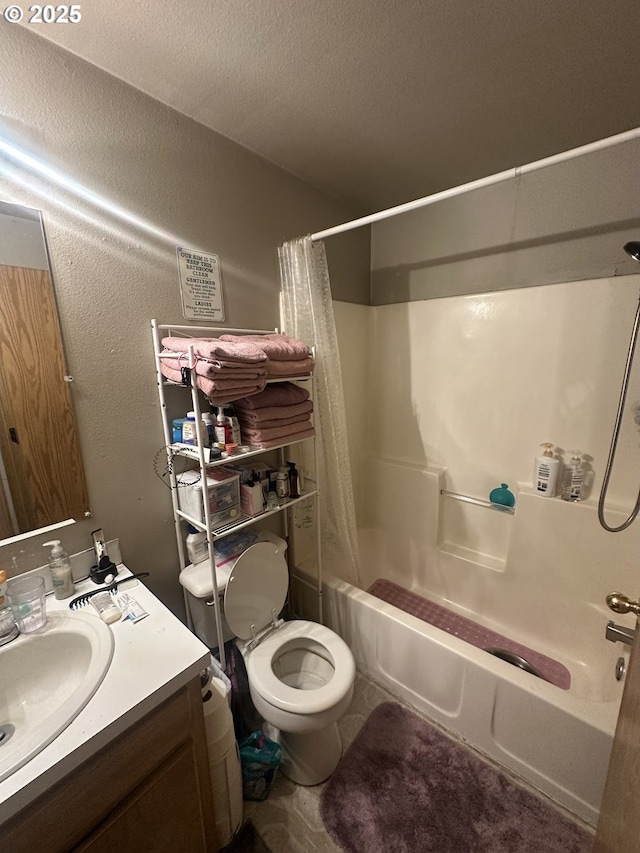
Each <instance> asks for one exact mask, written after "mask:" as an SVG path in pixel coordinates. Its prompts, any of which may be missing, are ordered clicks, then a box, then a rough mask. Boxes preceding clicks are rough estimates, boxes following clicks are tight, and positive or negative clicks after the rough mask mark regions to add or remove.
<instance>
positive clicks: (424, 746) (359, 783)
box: [320, 702, 593, 853]
mask: <svg viewBox="0 0 640 853" xmlns="http://www.w3.org/2000/svg"><path fill="white" fill-rule="evenodd" d="M320 813H321V815H322V820H323V822H324V825H325V827H326V829H327V832H328V833H329V835H330V836H331V837H332V839H333V840H334V842H335V843H336V844H337V845H338V846H340V847H341V848H342V849H343V850H346V851H348V853H363V851H370V853H590V851H591V849H592V846H593V836H592V835H590V834H589V833H588V832H586V831H584V830H583V829H581V828H580V827H578V826H577V825H576V824H574V823H572V822H571V821H570V820H568V819H567V818H565V817H564V816H563V815H561V814H560V813H559V812H557V811H556V810H555V809H554V808H552V807H550V806H549V805H547V803H545V802H544V801H543V800H541V799H539V798H538V797H536V796H534V794H532V793H530V792H529V791H527V790H526V789H524V788H521V787H520V786H518V785H515V784H514V783H513V782H512V781H511V780H510V779H508V778H507V776H505V775H504V774H503V773H500V772H498V771H497V770H495V769H494V768H493V767H492V766H490V765H489V764H487V763H486V762H484V761H482V760H481V759H480V758H478V757H477V756H476V755H474V754H473V753H472V752H471V751H470V750H469V749H467V748H466V747H464V746H462V745H461V744H459V743H456V742H455V741H453V740H452V739H451V738H448V737H447V736H446V735H444V734H443V733H442V732H440V731H439V730H438V729H436V728H434V727H433V726H431V725H429V723H427V722H426V721H425V720H423V719H421V718H420V717H418V716H417V715H416V714H413V713H412V712H411V711H408V710H407V709H406V708H403V707H402V706H400V705H397V704H395V703H393V702H385V703H384V704H382V705H379V706H378V707H377V708H376V709H375V710H374V711H373V712H372V713H371V715H370V716H369V718H368V720H367V721H366V723H365V724H364V726H363V727H362V729H361V730H360V732H359V734H358V736H357V737H356V739H355V740H354V741H353V743H352V744H351V746H350V747H349V749H348V750H347V751H346V753H345V755H344V757H343V759H342V761H341V762H340V764H339V765H338V767H337V769H336V771H335V772H334V774H333V776H331V778H330V779H329V781H328V782H327V783H326V785H325V788H324V790H323V792H322V795H321V799H320Z"/></svg>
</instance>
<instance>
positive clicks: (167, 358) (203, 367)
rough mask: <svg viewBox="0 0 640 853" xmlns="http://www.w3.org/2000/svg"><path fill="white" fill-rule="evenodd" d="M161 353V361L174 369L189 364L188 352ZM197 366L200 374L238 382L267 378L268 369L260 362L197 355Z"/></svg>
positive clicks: (166, 351)
mask: <svg viewBox="0 0 640 853" xmlns="http://www.w3.org/2000/svg"><path fill="white" fill-rule="evenodd" d="M169 353H171V355H169ZM160 355H162V356H163V358H161V359H160V361H161V363H162V364H165V365H167V366H168V367H170V368H171V369H172V370H176V371H180V370H181V369H182V368H183V367H188V366H189V356H188V354H187V353H173V352H172V351H171V350H164V352H162V353H160ZM265 364H268V362H265ZM231 365H232V366H231ZM195 367H196V373H199V374H200V376H209V377H211V378H212V379H215V378H216V377H220V379H222V378H223V377H225V378H228V379H233V380H234V381H236V383H237V380H240V381H241V382H244V381H245V380H247V379H249V380H254V381H255V380H256V379H265V378H266V376H267V371H266V370H265V368H264V367H262V366H258V364H256V365H255V367H254V366H251V365H249V364H247V362H243V361H235V362H221V361H212V360H211V359H209V358H201V357H200V356H197V357H196V365H195Z"/></svg>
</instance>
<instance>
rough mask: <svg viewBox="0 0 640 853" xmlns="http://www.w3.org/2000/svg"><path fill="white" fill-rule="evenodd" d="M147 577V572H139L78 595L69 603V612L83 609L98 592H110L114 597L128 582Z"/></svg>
mask: <svg viewBox="0 0 640 853" xmlns="http://www.w3.org/2000/svg"><path fill="white" fill-rule="evenodd" d="M148 576H149V572H140V573H139V574H137V575H129V576H128V577H126V578H120V580H115V581H112V582H111V583H110V584H107V585H106V586H101V587H99V588H98V589H91V590H89V592H85V593H83V594H82V595H78V596H77V597H76V598H74V599H73V600H72V601H70V602H69V610H79V609H80V608H81V607H84V606H85V605H86V604H88V603H89V599H90V598H91V597H92V596H94V595H97V594H98V593H99V592H110V593H111V595H115V594H116V592H118V589H119V588H120V589H126V588H127V583H128V582H129V581H136V580H138V578H146V577H148Z"/></svg>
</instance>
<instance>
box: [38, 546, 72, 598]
mask: <svg viewBox="0 0 640 853" xmlns="http://www.w3.org/2000/svg"><path fill="white" fill-rule="evenodd" d="M49 545H51V546H52V547H51V554H50V556H49V570H50V571H51V580H52V582H53V592H54V594H55V597H56V598H69V596H70V595H73V593H74V592H75V586H74V584H73V577H72V575H71V562H70V561H69V555H68V554H67V552H66V551H65V550H64V548H63V547H62V545H61V544H60V540H59V539H54V540H53V541H51V542H45V543H44V545H43V547H44V548H46V547H47V546H49Z"/></svg>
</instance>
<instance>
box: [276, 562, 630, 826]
mask: <svg viewBox="0 0 640 853" xmlns="http://www.w3.org/2000/svg"><path fill="white" fill-rule="evenodd" d="M292 591H293V599H292V600H293V603H294V607H295V608H296V609H297V610H298V612H300V613H301V614H304V615H307V617H308V618H316V616H317V594H316V590H315V588H314V583H313V580H312V579H311V578H310V577H309V576H308V575H306V574H305V572H304V570H301V569H299V568H296V569H294V570H293V574H292ZM323 617H324V622H325V624H327V625H328V626H329V627H331V628H332V629H333V630H335V631H336V632H337V633H338V634H339V635H340V636H341V637H343V638H344V640H345V641H346V642H347V643H348V644H349V646H350V647H351V649H352V651H353V653H354V656H355V659H356V664H357V667H358V669H359V670H360V671H361V672H362V673H364V674H366V675H367V676H369V677H370V678H372V679H373V680H374V681H376V682H378V683H379V684H381V685H382V686H383V687H385V688H386V689H388V690H389V691H390V692H391V693H393V694H394V695H396V696H397V697H398V698H399V699H401V700H403V701H405V702H406V703H408V704H409V705H411V706H413V707H414V708H416V709H417V710H418V711H420V712H421V713H423V714H424V715H425V716H427V717H428V718H430V719H431V720H434V721H435V722H436V723H438V724H440V725H441V726H442V727H443V728H444V729H446V730H448V731H449V732H451V733H453V734H455V735H456V736H457V737H459V738H461V739H462V740H464V741H466V742H468V743H469V744H470V745H471V746H473V747H474V748H475V749H477V750H479V751H480V752H482V753H483V754H485V755H486V756H488V757H489V758H490V759H492V760H494V761H495V762H497V763H498V764H500V765H503V766H504V767H506V768H508V769H509V770H511V771H513V772H514V773H516V774H517V775H518V776H520V777H522V778H523V779H524V780H526V781H527V782H528V783H529V784H531V785H532V786H534V787H535V788H537V789H538V790H540V791H542V792H543V793H544V794H546V795H547V796H549V797H550V798H552V799H553V800H554V801H556V802H557V803H559V804H560V805H562V806H564V807H565V808H567V809H568V810H569V811H570V812H571V813H573V814H574V815H576V816H577V817H579V818H581V819H582V820H584V821H586V822H587V823H588V824H590V825H592V826H595V825H596V823H597V818H598V812H599V808H600V801H601V797H602V791H603V786H604V781H605V777H606V772H607V766H608V762H609V755H610V751H611V745H612V740H613V733H614V730H615V723H616V719H617V714H618V710H619V704H620V698H621V694H622V686H621V684H620V683H618V682H617V681H616V680H615V676H614V673H613V667H611V660H612V655H613V656H614V657H615V656H616V655H619V656H621V655H623V653H624V649H623V648H622V647H621V646H620V645H619V644H616V648H612V647H613V644H611V643H604V645H603V656H602V662H601V663H602V669H603V671H602V672H601V673H600V674H597V673H594V672H591V674H590V677H589V678H587V677H586V676H585V672H580V673H578V677H577V678H576V680H575V685H572V687H571V688H570V689H568V690H563V689H560V688H559V687H556V686H554V685H552V684H549V683H547V682H545V681H543V680H541V679H538V678H536V677H535V676H533V675H530V674H528V673H527V672H524V671H522V670H520V669H518V668H516V667H514V666H512V665H510V664H508V663H506V662H504V661H502V660H499V659H497V658H495V657H493V656H492V655H490V654H488V653H487V652H485V651H483V650H482V649H479V648H476V647H475V646H472V645H469V644H468V643H466V642H464V641H463V640H460V639H458V638H457V637H455V636H451V635H450V634H448V633H445V632H444V631H442V630H440V629H439V628H436V627H434V626H432V625H430V624H428V623H426V622H423V621H422V620H421V619H418V618H416V617H414V616H412V615H410V614H408V613H405V612H403V611H402V610H400V609H398V608H397V607H395V606H393V605H391V604H388V603H386V602H384V601H381V600H380V599H378V598H375V597H374V596H372V595H370V594H369V593H367V592H365V591H363V590H362V589H358V588H356V587H355V586H352V585H351V584H349V583H346V582H345V581H342V580H340V579H339V578H337V577H335V576H332V575H325V577H324V578H323ZM513 639H518V638H513ZM607 647H609V648H607ZM563 662H564V663H566V664H567V665H568V666H569V669H570V670H573V672H575V670H576V666H574V665H573V663H572V662H571V661H568V660H563ZM574 663H575V664H576V665H577V664H578V662H577V661H576V662H574ZM582 663H584V662H582ZM578 668H579V667H578ZM582 668H583V669H584V666H583V667H582ZM596 668H597V667H596ZM592 669H593V667H592ZM605 670H606V672H605ZM598 679H600V681H601V682H602V684H604V685H606V686H605V687H602V685H600V686H599V687H595V688H594V687H593V684H591V686H590V683H591V682H598Z"/></svg>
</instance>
